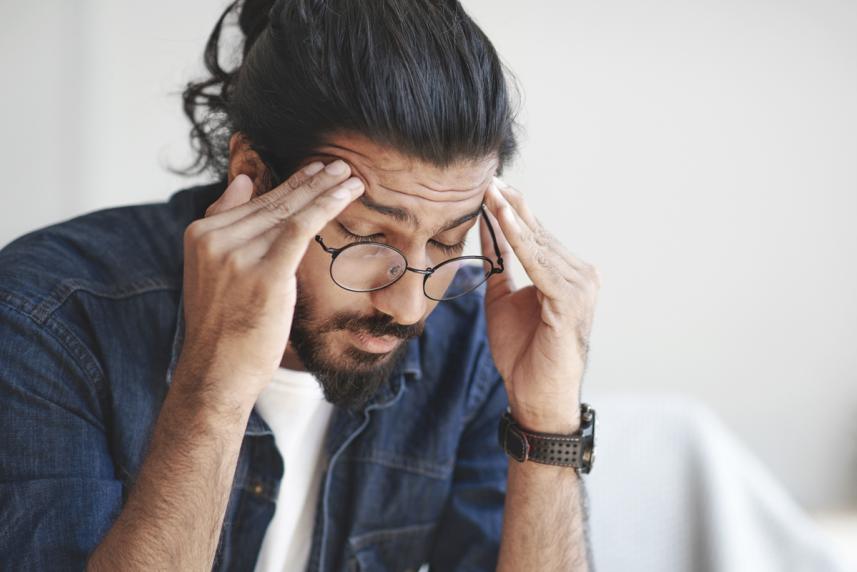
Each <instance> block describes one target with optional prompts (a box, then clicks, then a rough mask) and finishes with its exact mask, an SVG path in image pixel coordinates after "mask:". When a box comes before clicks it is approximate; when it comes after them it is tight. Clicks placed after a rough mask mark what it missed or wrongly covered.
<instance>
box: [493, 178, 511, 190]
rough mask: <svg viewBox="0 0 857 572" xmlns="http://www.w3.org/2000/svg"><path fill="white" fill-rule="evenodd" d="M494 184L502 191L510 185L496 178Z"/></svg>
mask: <svg viewBox="0 0 857 572" xmlns="http://www.w3.org/2000/svg"><path fill="white" fill-rule="evenodd" d="M494 183H495V184H496V185H497V186H498V187H499V188H501V189H505V188H506V187H508V186H509V185H507V184H506V181H504V180H503V179H501V178H500V177H494Z"/></svg>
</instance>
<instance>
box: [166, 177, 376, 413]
mask: <svg viewBox="0 0 857 572" xmlns="http://www.w3.org/2000/svg"><path fill="white" fill-rule="evenodd" d="M350 173H351V169H350V167H349V166H348V164H347V163H345V162H344V161H334V162H333V163H331V164H329V165H327V167H325V166H324V165H323V164H322V163H318V162H317V163H313V164H310V165H308V166H306V167H304V168H303V169H302V170H301V171H299V172H298V173H295V174H294V175H292V176H291V177H290V178H289V179H288V180H287V181H285V182H284V183H283V184H282V185H280V186H279V187H277V188H275V189H273V190H271V191H270V192H268V193H265V194H263V195H260V196H257V197H255V198H253V199H251V198H250V197H251V196H252V192H253V184H252V182H251V180H250V178H249V177H247V176H246V175H238V176H237V177H235V179H234V180H233V181H232V183H231V184H230V185H229V186H228V187H227V189H226V191H225V192H224V193H223V195H222V196H221V197H220V198H219V199H218V200H217V201H216V202H215V203H213V204H212V205H211V206H210V207H209V208H208V210H207V211H206V216H205V218H203V219H200V220H197V221H194V222H193V223H192V224H190V225H189V226H188V227H187V230H186V231H185V235H184V253H185V254H184V292H183V295H184V312H185V324H186V325H185V332H186V333H185V342H184V345H183V349H182V353H181V357H180V360H179V364H178V366H177V367H178V368H182V369H185V368H186V369H188V370H192V371H194V372H195V374H196V375H193V376H184V377H183V379H184V380H186V382H187V380H191V379H203V378H204V379H205V383H206V387H200V388H192V389H193V390H200V392H201V394H204V395H206V396H207V397H209V398H213V399H214V402H215V404H216V405H218V406H227V407H240V408H246V407H248V406H249V407H252V405H253V403H255V402H256V399H257V398H258V396H259V394H260V393H261V392H262V390H263V389H264V388H265V386H266V385H267V384H268V382H269V381H270V380H271V376H272V375H273V373H274V371H275V370H276V369H277V367H278V366H279V364H280V361H281V359H282V356H283V352H284V351H285V349H286V344H287V343H288V339H289V332H290V330H291V324H292V317H293V313H294V307H295V300H296V278H295V272H296V271H297V268H298V264H299V263H300V261H301V259H302V258H303V256H304V254H305V253H306V250H307V247H308V246H309V244H310V243H311V242H312V239H313V237H314V236H315V235H316V234H317V233H318V232H319V231H321V229H322V228H324V226H325V225H326V224H327V223H328V222H329V221H330V220H332V219H333V218H334V217H335V216H337V215H338V214H339V213H340V212H342V210H344V209H345V207H346V206H348V204H349V203H350V202H351V201H353V200H354V199H355V198H357V197H358V196H359V195H360V194H362V192H363V183H362V181H361V180H360V179H359V178H356V177H351V178H348V177H349V175H350ZM185 389H191V388H185Z"/></svg>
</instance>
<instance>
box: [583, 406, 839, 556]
mask: <svg viewBox="0 0 857 572" xmlns="http://www.w3.org/2000/svg"><path fill="white" fill-rule="evenodd" d="M585 401H588V402H589V403H591V404H592V406H593V407H595V409H596V411H597V414H598V420H599V424H598V431H597V434H596V437H597V444H598V450H597V455H596V459H595V466H594V467H593V471H592V473H591V474H589V475H585V476H584V479H585V481H586V483H587V490H588V492H589V497H590V503H591V514H590V530H591V533H592V544H593V550H594V556H595V564H596V570H597V571H598V572H628V571H634V572H743V571H746V572H769V571H770V572H783V571H789V572H791V571H794V572H827V571H831V572H842V571H845V570H848V568H847V567H846V565H845V564H844V562H843V561H842V560H840V559H838V558H837V556H836V555H835V553H834V549H833V547H832V544H831V543H830V542H829V541H828V539H827V537H825V536H823V535H822V533H821V531H820V530H818V529H817V528H816V527H815V525H814V524H813V523H812V521H811V520H810V519H809V518H808V516H806V515H805V514H804V513H803V511H802V510H801V509H800V508H799V507H798V506H797V504H796V503H795V502H794V501H793V500H792V499H791V498H790V497H789V495H788V494H787V493H786V492H785V490H784V489H783V487H782V486H781V485H780V484H779V483H778V482H777V481H776V480H775V479H774V478H773V477H772V476H771V474H770V473H769V472H768V471H767V470H766V469H765V467H763V466H762V464H761V463H760V462H759V461H758V460H757V459H756V458H755V457H754V456H753V455H752V454H751V453H750V452H749V451H748V450H747V449H746V448H745V447H744V446H743V445H742V444H741V443H740V442H739V441H738V440H737V439H736V438H735V437H734V436H733V435H732V434H731V433H730V432H729V431H728V430H727V429H726V427H725V426H724V425H723V424H722V423H721V422H720V421H719V419H718V418H717V417H716V415H715V414H714V413H713V412H712V410H710V409H709V408H708V407H707V406H705V405H703V404H701V403H700V402H698V401H695V400H692V399H689V398H683V397H677V396H657V395H648V396H641V395H586V396H585ZM795 457H796V459H797V460H796V462H800V461H799V459H800V455H799V454H796V456H795Z"/></svg>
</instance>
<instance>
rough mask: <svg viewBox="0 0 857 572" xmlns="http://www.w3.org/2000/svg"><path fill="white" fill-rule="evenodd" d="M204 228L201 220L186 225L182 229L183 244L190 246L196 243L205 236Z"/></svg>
mask: <svg viewBox="0 0 857 572" xmlns="http://www.w3.org/2000/svg"><path fill="white" fill-rule="evenodd" d="M205 232H206V228H205V225H204V224H203V221H202V219H198V220H195V221H193V222H192V223H190V224H189V225H187V227H186V228H185V229H184V242H185V244H192V243H194V242H196V241H198V240H199V239H200V238H202V236H203V235H204V234H205Z"/></svg>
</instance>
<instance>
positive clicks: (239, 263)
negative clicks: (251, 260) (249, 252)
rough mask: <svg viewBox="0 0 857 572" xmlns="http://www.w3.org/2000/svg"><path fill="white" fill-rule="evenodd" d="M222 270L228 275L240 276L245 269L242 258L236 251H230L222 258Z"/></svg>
mask: <svg viewBox="0 0 857 572" xmlns="http://www.w3.org/2000/svg"><path fill="white" fill-rule="evenodd" d="M222 267H223V269H224V270H225V271H226V272H227V273H229V274H240V273H241V272H243V270H244V269H245V267H246V262H245V259H244V257H243V256H242V255H241V253H240V252H238V251H237V250H230V251H229V252H227V253H226V254H225V255H224V256H223V262H222Z"/></svg>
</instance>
